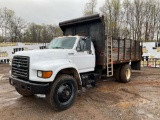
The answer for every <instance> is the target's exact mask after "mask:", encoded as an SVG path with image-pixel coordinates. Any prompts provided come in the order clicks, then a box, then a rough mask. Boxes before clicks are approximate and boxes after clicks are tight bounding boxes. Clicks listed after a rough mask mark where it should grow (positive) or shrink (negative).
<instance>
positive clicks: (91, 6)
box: [84, 0, 97, 16]
mask: <svg viewBox="0 0 160 120" xmlns="http://www.w3.org/2000/svg"><path fill="white" fill-rule="evenodd" d="M96 5H97V0H90V2H89V3H86V5H85V9H84V16H88V15H93V14H95V13H96V10H95V9H96Z"/></svg>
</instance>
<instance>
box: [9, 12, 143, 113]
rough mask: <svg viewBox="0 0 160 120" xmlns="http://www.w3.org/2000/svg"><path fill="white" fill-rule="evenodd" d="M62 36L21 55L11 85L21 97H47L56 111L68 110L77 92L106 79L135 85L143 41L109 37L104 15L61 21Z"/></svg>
mask: <svg viewBox="0 0 160 120" xmlns="http://www.w3.org/2000/svg"><path fill="white" fill-rule="evenodd" d="M59 25H60V27H61V29H62V31H63V35H64V36H62V37H57V38H54V39H53V40H52V41H51V42H50V43H49V45H48V46H47V48H48V49H44V50H30V51H21V52H16V53H15V55H14V57H13V59H12V67H11V76H10V78H9V81H10V84H11V85H13V86H14V87H15V89H16V90H17V92H18V93H19V94H21V95H22V96H25V97H29V96H32V95H34V94H46V98H47V100H48V102H49V103H50V104H51V106H52V107H53V108H54V109H56V110H65V109H67V108H69V107H70V106H71V105H72V104H73V103H74V101H75V99H76V96H77V91H78V90H82V87H86V86H87V85H89V84H91V85H93V86H95V85H96V81H97V80H100V78H101V76H102V75H103V74H105V75H106V76H107V77H112V76H114V77H115V79H116V80H117V81H119V82H123V83H127V82H129V81H130V80H131V68H132V69H135V70H140V61H141V47H140V42H139V41H135V40H128V39H120V38H117V39H112V37H109V36H106V35H105V23H104V19H103V16H101V15H99V14H97V15H92V16H87V17H82V18H77V19H73V20H69V21H65V22H61V23H60V24H59Z"/></svg>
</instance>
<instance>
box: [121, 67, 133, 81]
mask: <svg viewBox="0 0 160 120" xmlns="http://www.w3.org/2000/svg"><path fill="white" fill-rule="evenodd" d="M120 79H121V82H123V83H127V82H130V81H131V67H130V65H128V64H125V65H123V66H122V68H121V72H120Z"/></svg>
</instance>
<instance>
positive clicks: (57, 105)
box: [50, 75, 77, 110]
mask: <svg viewBox="0 0 160 120" xmlns="http://www.w3.org/2000/svg"><path fill="white" fill-rule="evenodd" d="M64 83H68V84H70V85H71V86H72V96H71V98H70V99H69V101H67V102H65V103H61V102H60V101H59V100H58V96H57V92H58V88H59V87H60V86H61V85H62V84H64ZM76 97H77V83H76V81H75V79H74V78H73V77H71V76H69V75H63V76H60V77H59V78H58V79H57V80H56V81H55V83H53V86H52V88H51V91H50V104H51V106H52V107H54V109H55V110H65V109H67V108H69V107H70V106H71V105H72V104H73V103H74V101H75V99H76Z"/></svg>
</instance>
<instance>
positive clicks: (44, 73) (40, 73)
mask: <svg viewBox="0 0 160 120" xmlns="http://www.w3.org/2000/svg"><path fill="white" fill-rule="evenodd" d="M51 75H52V71H40V70H38V71H37V76H38V77H41V78H50V77H51Z"/></svg>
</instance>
